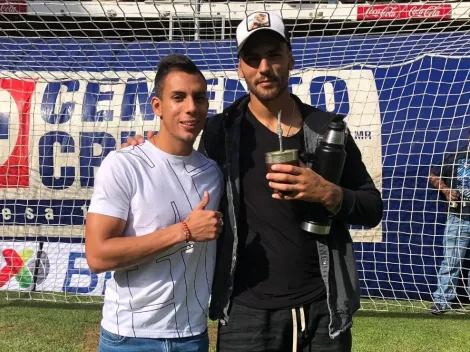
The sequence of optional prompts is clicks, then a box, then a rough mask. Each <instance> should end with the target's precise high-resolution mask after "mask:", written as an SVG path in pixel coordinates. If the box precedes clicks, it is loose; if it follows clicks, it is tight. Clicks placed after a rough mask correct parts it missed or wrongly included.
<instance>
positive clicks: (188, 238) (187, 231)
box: [181, 221, 191, 242]
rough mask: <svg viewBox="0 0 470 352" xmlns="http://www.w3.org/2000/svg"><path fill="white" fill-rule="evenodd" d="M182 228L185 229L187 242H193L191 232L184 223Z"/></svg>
mask: <svg viewBox="0 0 470 352" xmlns="http://www.w3.org/2000/svg"><path fill="white" fill-rule="evenodd" d="M181 226H182V227H183V233H184V238H185V239H186V242H189V241H190V240H191V231H190V230H189V227H188V225H187V224H186V223H185V222H184V221H181Z"/></svg>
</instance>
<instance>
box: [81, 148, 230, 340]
mask: <svg viewBox="0 0 470 352" xmlns="http://www.w3.org/2000/svg"><path fill="white" fill-rule="evenodd" d="M222 177H223V176H222V173H221V171H220V169H219V168H218V166H217V164H216V163H215V162H214V161H213V160H210V159H207V158H206V157H204V156H203V155H202V154H200V153H198V152H197V151H193V152H192V153H191V155H189V156H175V155H170V154H167V153H165V152H163V151H161V150H160V149H158V148H156V147H155V146H154V145H153V144H152V143H150V142H148V141H147V142H145V143H144V144H143V145H141V146H137V147H127V148H124V149H121V150H119V151H113V152H111V153H110V154H109V155H108V156H107V157H106V158H105V160H103V163H102V164H101V166H100V168H99V170H98V172H97V175H96V179H95V188H94V193H93V196H92V198H91V203H90V208H89V210H88V211H89V212H91V213H98V214H104V215H108V216H113V217H117V218H121V219H125V220H127V223H126V227H125V229H124V233H123V234H122V235H123V236H125V237H134V236H142V235H146V234H148V233H150V232H153V231H155V230H159V229H164V228H166V227H168V226H170V225H173V224H175V223H178V222H180V221H182V220H184V219H185V218H186V217H187V216H188V215H189V214H190V213H191V211H192V209H194V207H196V206H197V205H198V204H199V203H200V202H201V199H202V197H203V195H204V191H208V192H209V195H210V202H209V205H208V206H207V207H206V209H211V210H217V209H218V205H219V201H220V197H221V194H222V187H223V179H222ZM215 250H216V242H215V241H210V242H194V243H193V242H190V243H186V242H182V243H179V244H177V245H175V246H174V247H172V248H170V249H168V250H166V251H165V252H163V253H160V254H158V255H156V256H155V257H154V258H152V259H151V260H149V261H146V262H145V263H143V264H139V265H136V266H135V267H132V268H128V269H126V270H117V271H115V272H113V275H112V278H111V279H110V280H108V282H107V283H106V292H105V298H104V307H103V319H102V321H101V325H102V326H103V328H105V329H106V330H108V331H110V332H112V333H115V334H119V335H122V336H130V337H148V338H174V337H186V336H192V335H197V334H200V333H202V332H204V331H205V330H206V328H207V309H208V301H209V295H210V289H211V286H212V278H213V274H214V264H215V256H216V253H215Z"/></svg>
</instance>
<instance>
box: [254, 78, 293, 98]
mask: <svg viewBox="0 0 470 352" xmlns="http://www.w3.org/2000/svg"><path fill="white" fill-rule="evenodd" d="M269 79H272V80H274V82H273V84H272V86H271V87H269V88H265V87H261V86H260V85H259V84H257V83H253V82H248V81H246V83H247V86H248V90H249V91H250V93H252V94H253V95H254V96H255V97H256V98H258V100H260V101H273V100H276V99H277V98H278V97H279V96H280V95H281V94H282V93H283V92H284V91H285V90H286V89H287V88H288V83H287V82H285V80H283V79H279V78H278V77H269Z"/></svg>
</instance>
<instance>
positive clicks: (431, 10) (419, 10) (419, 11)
mask: <svg viewBox="0 0 470 352" xmlns="http://www.w3.org/2000/svg"><path fill="white" fill-rule="evenodd" d="M440 15H441V8H440V7H439V6H429V7H427V8H426V7H422V6H415V7H413V8H411V9H410V16H411V17H418V18H421V17H423V18H427V17H439V16H440Z"/></svg>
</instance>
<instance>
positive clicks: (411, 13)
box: [357, 4, 452, 20]
mask: <svg viewBox="0 0 470 352" xmlns="http://www.w3.org/2000/svg"><path fill="white" fill-rule="evenodd" d="M451 13H452V7H451V6H450V4H441V5H376V6H359V7H358V10H357V19H358V20H390V19H404V18H426V19H427V18H434V19H444V18H451Z"/></svg>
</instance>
